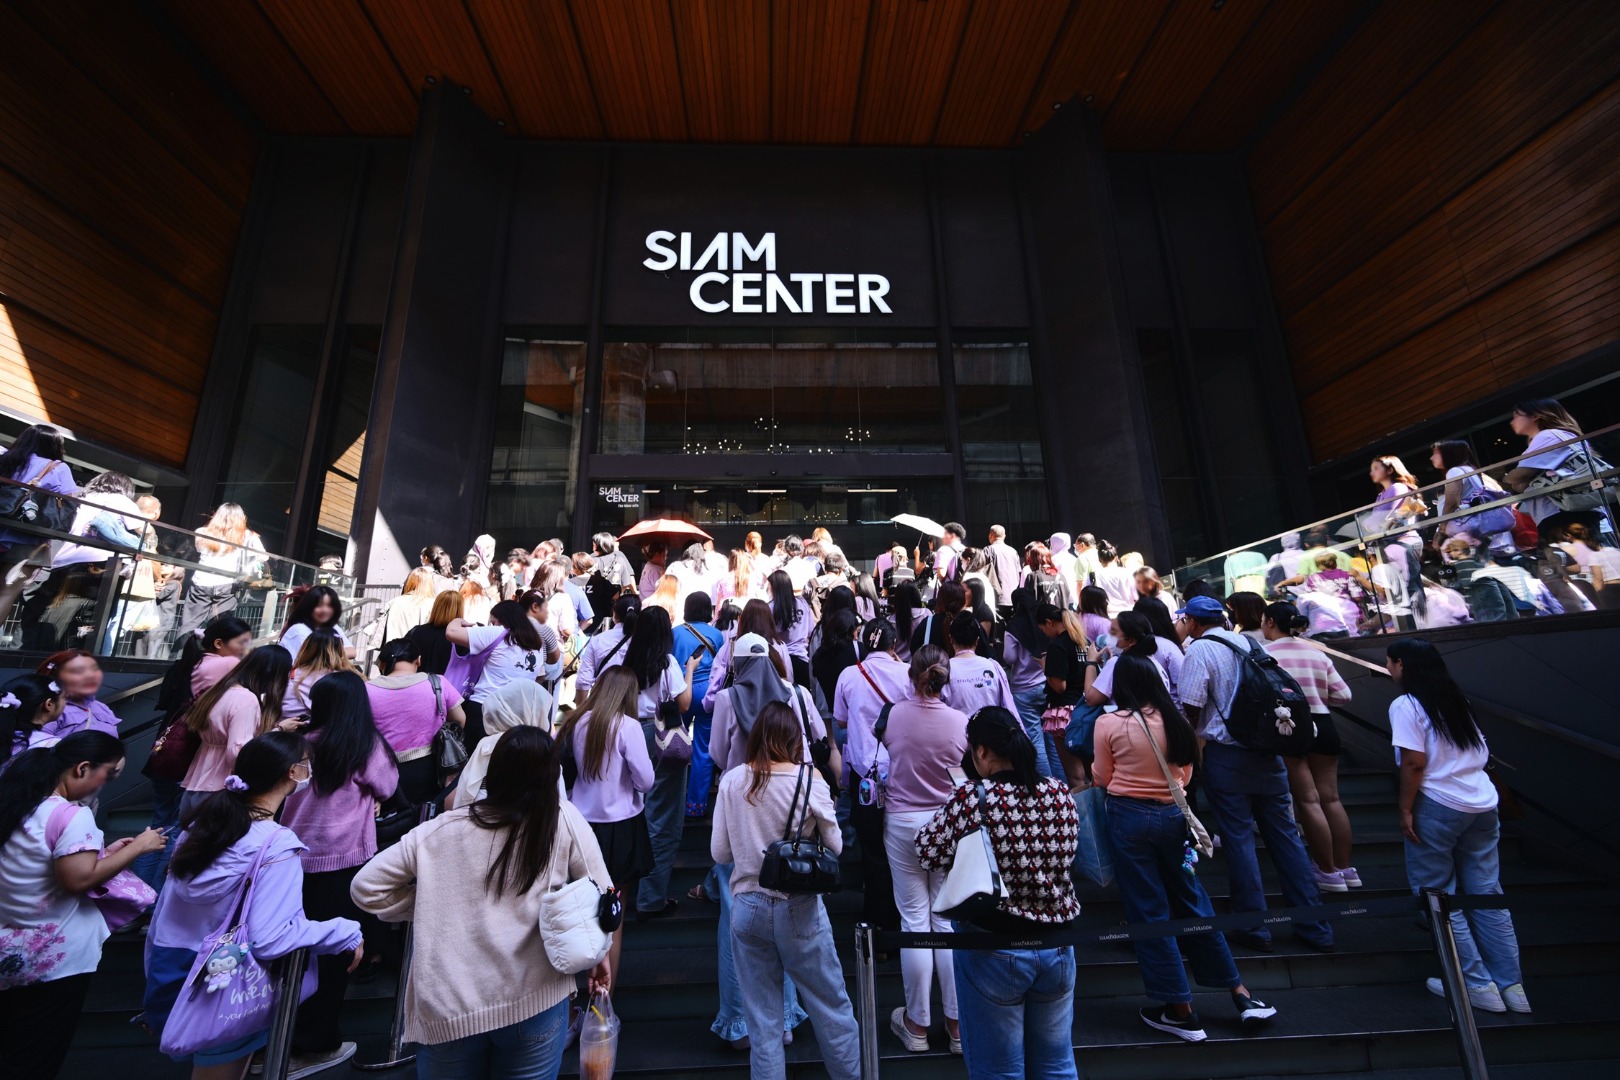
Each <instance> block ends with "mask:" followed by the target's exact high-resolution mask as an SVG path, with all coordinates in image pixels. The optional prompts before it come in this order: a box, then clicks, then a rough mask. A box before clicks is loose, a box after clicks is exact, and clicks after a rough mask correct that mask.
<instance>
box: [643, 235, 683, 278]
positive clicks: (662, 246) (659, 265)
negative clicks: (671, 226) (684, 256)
mask: <svg viewBox="0 0 1620 1080" xmlns="http://www.w3.org/2000/svg"><path fill="white" fill-rule="evenodd" d="M673 239H675V234H674V233H672V232H668V231H666V230H664V229H659V230H658V231H657V232H650V233H648V234H647V250H648V251H650V252H652V253H653V254H654V255H661V256H663V257H662V258H659V259H652V258H647V259H642V260H641V265H642V266H645V267H646V268H647V269H649V270H670V269H673V268H674V266H675V261H676V255H675V251H674V249H673V248H671V247H669V246H668V245H669V241H671V240H673Z"/></svg>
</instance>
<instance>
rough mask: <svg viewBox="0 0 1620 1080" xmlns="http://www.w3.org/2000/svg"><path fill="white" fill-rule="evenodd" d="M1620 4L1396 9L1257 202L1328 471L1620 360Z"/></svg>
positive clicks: (1351, 57)
mask: <svg viewBox="0 0 1620 1080" xmlns="http://www.w3.org/2000/svg"><path fill="white" fill-rule="evenodd" d="M1617 153H1620V5H1615V4H1613V3H1611V2H1606V0H1570V2H1566V3H1556V4H1547V3H1544V2H1540V0H1501V2H1491V0H1458V2H1454V3H1445V4H1429V3H1395V2H1393V0H1386V2H1385V3H1383V4H1381V5H1380V6H1379V7H1378V9H1377V10H1376V11H1375V12H1374V13H1373V14H1372V15H1371V17H1370V18H1369V19H1367V21H1366V22H1365V23H1364V24H1363V25H1362V26H1361V27H1360V29H1359V30H1358V31H1357V32H1356V33H1355V34H1354V35H1353V36H1352V37H1351V38H1350V40H1349V41H1348V42H1347V43H1346V44H1345V45H1344V47H1343V48H1342V50H1340V52H1339V53H1338V54H1337V55H1336V56H1335V57H1334V58H1333V59H1332V60H1331V61H1330V62H1329V63H1328V64H1327V65H1326V66H1325V67H1324V68H1323V69H1322V71H1321V72H1320V73H1319V74H1318V75H1317V76H1316V77H1315V78H1314V79H1313V80H1312V81H1311V82H1310V83H1309V84H1308V85H1307V86H1306V87H1305V89H1304V91H1303V92H1302V94H1301V95H1300V97H1299V98H1298V99H1297V100H1296V101H1295V102H1294V103H1293V105H1292V106H1291V107H1290V108H1289V109H1288V110H1287V111H1286V113H1284V114H1283V115H1282V116H1281V117H1280V119H1279V120H1278V121H1277V122H1276V123H1275V125H1274V126H1272V127H1271V128H1270V129H1269V130H1268V131H1266V132H1265V134H1264V135H1263V137H1262V138H1261V139H1260V140H1259V141H1258V143H1257V144H1256V145H1255V146H1254V148H1253V151H1252V153H1251V154H1250V156H1249V159H1248V163H1247V164H1248V175H1249V183H1250V185H1251V188H1252V191H1253V199H1254V204H1255V208H1256V215H1257V218H1258V220H1259V223H1260V228H1261V234H1262V237H1263V240H1264V244H1265V252H1266V258H1267V261H1268V264H1269V270H1270V277H1271V282H1272V285H1273V289H1274V293H1275V296H1276V302H1277V308H1278V311H1279V314H1280V316H1281V319H1282V322H1283V328H1284V333H1285V335H1286V338H1287V345H1288V350H1289V357H1290V361H1291V363H1292V367H1293V371H1294V380H1295V382H1296V384H1297V387H1298V392H1299V396H1300V403H1301V410H1302V412H1303V414H1304V418H1305V422H1306V425H1307V427H1308V428H1309V431H1310V446H1311V452H1312V455H1313V458H1314V459H1315V460H1316V461H1317V462H1322V461H1326V460H1329V459H1333V458H1336V457H1339V456H1341V455H1344V454H1347V453H1349V452H1351V451H1356V450H1359V449H1361V448H1363V447H1366V446H1369V445H1370V444H1373V443H1376V442H1378V441H1380V440H1382V439H1384V438H1385V437H1386V436H1389V435H1391V434H1392V433H1396V432H1400V431H1402V430H1404V429H1407V428H1409V427H1411V426H1413V425H1416V424H1418V423H1420V422H1421V421H1423V420H1424V419H1426V418H1428V417H1432V416H1435V415H1437V414H1440V413H1444V412H1448V411H1450V410H1452V409H1454V408H1457V407H1458V406H1460V405H1464V404H1466V403H1468V402H1470V401H1474V400H1478V399H1480V398H1483V397H1486V396H1489V395H1490V394H1492V393H1495V392H1498V391H1501V390H1503V389H1505V388H1508V387H1511V386H1513V385H1515V384H1517V383H1519V382H1521V381H1522V380H1525V379H1527V378H1529V377H1531V376H1534V375H1539V374H1543V373H1546V372H1547V371H1549V370H1550V369H1553V368H1555V367H1557V366H1558V365H1561V364H1565V363H1569V362H1575V361H1578V360H1579V359H1580V358H1581V357H1583V356H1586V355H1589V354H1591V353H1592V352H1593V351H1594V350H1596V349H1599V348H1601V347H1603V346H1605V345H1607V344H1612V343H1614V342H1616V341H1617V340H1620V173H1617V172H1616V170H1615V167H1614V163H1615V160H1616V157H1617Z"/></svg>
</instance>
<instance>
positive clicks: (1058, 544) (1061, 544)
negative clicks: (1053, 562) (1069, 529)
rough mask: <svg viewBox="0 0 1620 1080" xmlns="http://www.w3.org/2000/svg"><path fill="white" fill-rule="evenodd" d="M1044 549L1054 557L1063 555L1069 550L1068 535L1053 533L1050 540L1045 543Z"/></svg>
mask: <svg viewBox="0 0 1620 1080" xmlns="http://www.w3.org/2000/svg"><path fill="white" fill-rule="evenodd" d="M1046 547H1047V550H1048V551H1050V552H1051V553H1052V554H1053V556H1054V557H1055V556H1058V555H1061V554H1063V553H1064V552H1065V551H1068V550H1069V534H1068V533H1053V534H1052V536H1051V538H1050V539H1048V540H1047V541H1046Z"/></svg>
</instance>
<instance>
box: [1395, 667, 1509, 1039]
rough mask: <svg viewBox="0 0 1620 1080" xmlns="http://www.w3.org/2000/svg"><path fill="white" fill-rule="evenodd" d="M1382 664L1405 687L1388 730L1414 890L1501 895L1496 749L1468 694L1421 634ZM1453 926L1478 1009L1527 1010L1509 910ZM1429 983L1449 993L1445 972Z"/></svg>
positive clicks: (1469, 915)
mask: <svg viewBox="0 0 1620 1080" xmlns="http://www.w3.org/2000/svg"><path fill="white" fill-rule="evenodd" d="M1384 664H1385V666H1386V667H1387V668H1388V669H1389V674H1390V677H1391V678H1393V679H1394V680H1395V685H1396V686H1397V687H1398V688H1399V689H1400V691H1401V696H1400V697H1398V698H1396V699H1395V700H1394V701H1393V702H1392V703H1391V704H1390V706H1389V727H1390V740H1391V742H1393V743H1394V746H1395V759H1396V761H1397V762H1398V763H1399V765H1400V770H1401V772H1400V798H1399V805H1400V817H1401V835H1403V836H1404V837H1405V838H1406V876H1407V878H1408V880H1409V881H1410V883H1411V885H1412V891H1413V892H1421V891H1422V890H1424V889H1440V890H1442V891H1444V892H1448V893H1457V892H1460V893H1463V894H1466V895H1470V896H1479V895H1488V896H1489V895H1500V894H1501V892H1502V884H1501V881H1500V879H1499V875H1498V865H1499V853H1498V843H1499V841H1500V839H1501V825H1500V823H1499V822H1498V820H1497V814H1496V803H1497V796H1496V785H1495V784H1493V783H1492V782H1491V778H1490V777H1489V776H1488V775H1486V772H1485V767H1486V765H1487V764H1488V763H1489V761H1490V759H1491V750H1490V746H1489V745H1487V744H1486V742H1485V735H1484V733H1483V732H1482V731H1480V729H1479V725H1478V724H1477V723H1476V722H1475V720H1474V714H1473V710H1472V709H1471V708H1470V707H1469V704H1468V698H1467V696H1466V695H1465V694H1464V693H1463V692H1462V688H1461V687H1460V686H1458V685H1457V683H1456V681H1455V680H1454V679H1453V678H1452V677H1451V673H1450V672H1449V671H1447V670H1446V662H1445V659H1444V658H1443V657H1442V656H1441V655H1440V650H1438V649H1436V648H1435V647H1434V646H1433V645H1431V644H1430V643H1429V642H1427V641H1424V640H1423V639H1422V638H1404V639H1402V640H1400V641H1396V642H1395V643H1393V644H1392V645H1390V647H1389V649H1388V651H1387V652H1386V654H1385V660H1384ZM1451 927H1452V932H1453V933H1454V935H1455V936H1456V940H1457V955H1458V957H1459V959H1460V960H1461V961H1462V969H1463V979H1464V981H1465V982H1466V984H1467V987H1468V999H1469V1001H1470V1002H1471V1003H1472V1004H1473V1006H1474V1008H1476V1009H1482V1010H1484V1011H1486V1012H1506V1011H1508V1010H1509V1009H1511V1010H1513V1011H1514V1012H1522V1013H1527V1012H1529V1011H1530V1001H1529V999H1528V998H1527V997H1525V993H1524V982H1523V979H1522V977H1521V975H1520V970H1519V942H1518V938H1517V937H1516V936H1515V935H1514V932H1513V917H1512V916H1511V915H1510V914H1509V913H1508V911H1507V909H1506V908H1495V909H1490V908H1480V909H1478V910H1475V911H1468V912H1461V911H1457V912H1452V914H1451ZM1428 987H1429V991H1430V992H1431V993H1433V994H1436V995H1439V996H1444V993H1445V991H1444V988H1443V987H1442V986H1441V983H1440V980H1439V979H1430V980H1429V981H1428Z"/></svg>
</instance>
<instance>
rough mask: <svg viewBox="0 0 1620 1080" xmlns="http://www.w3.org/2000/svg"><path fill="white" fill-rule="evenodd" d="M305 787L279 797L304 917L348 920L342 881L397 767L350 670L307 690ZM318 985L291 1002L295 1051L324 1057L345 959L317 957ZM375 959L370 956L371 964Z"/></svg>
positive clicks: (335, 1040)
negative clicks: (292, 839) (296, 843)
mask: <svg viewBox="0 0 1620 1080" xmlns="http://www.w3.org/2000/svg"><path fill="white" fill-rule="evenodd" d="M309 744H310V751H309V787H307V788H305V789H303V790H299V791H294V792H293V793H292V794H291V795H289V796H287V801H286V804H285V805H284V806H283V807H282V811H281V823H282V824H283V825H285V826H287V828H289V829H291V830H292V831H293V832H295V833H297V834H298V839H300V840H302V841H303V842H304V844H305V848H304V851H303V852H302V853H301V854H300V856H299V859H300V861H301V862H302V863H303V867H304V914H305V915H306V916H308V917H309V918H311V919H356V920H358V919H359V918H360V909H359V908H358V907H356V906H355V903H354V901H353V900H351V899H350V898H349V885H350V883H351V882H352V881H353V880H354V875H355V874H356V873H358V872H359V870H360V867H361V866H363V865H364V864H365V863H366V861H367V860H369V859H370V858H371V857H372V856H373V855H375V854H377V826H376V812H377V804H378V803H381V802H384V801H386V800H387V799H388V798H389V796H391V795H393V794H394V788H396V787H397V786H398V785H399V769H398V768H397V767H396V766H395V765H394V755H393V753H392V752H390V751H389V749H388V743H386V742H385V741H383V737H382V736H381V735H380V734H378V732H377V725H376V723H375V722H374V721H373V720H372V716H371V701H370V699H369V698H367V697H366V684H365V680H363V679H361V678H360V676H359V675H356V674H355V673H354V672H352V671H336V672H333V673H332V674H330V675H328V676H326V678H324V679H322V680H321V681H320V682H319V683H317V684H316V685H315V688H314V690H313V691H311V693H310V710H309ZM317 962H318V964H319V970H320V984H319V986H318V987H317V988H316V990H315V993H314V994H313V995H311V996H310V997H309V998H307V999H306V1000H305V1001H304V1003H303V1004H302V1005H300V1006H298V1022H297V1024H296V1026H295V1027H294V1028H293V1046H292V1052H293V1053H294V1054H295V1055H304V1054H310V1055H325V1054H330V1053H331V1052H332V1051H334V1050H336V1049H337V1048H338V1047H339V1046H341V1045H342V1044H343V1040H342V1038H341V1036H340V1032H339V1030H338V1021H339V1019H340V1017H341V1016H342V1013H343V993H344V991H345V990H347V989H348V986H349V974H348V971H347V970H346V969H347V967H348V962H347V960H346V959H345V958H344V957H342V956H322V957H319V958H318V960H317ZM373 962H375V961H373Z"/></svg>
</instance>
